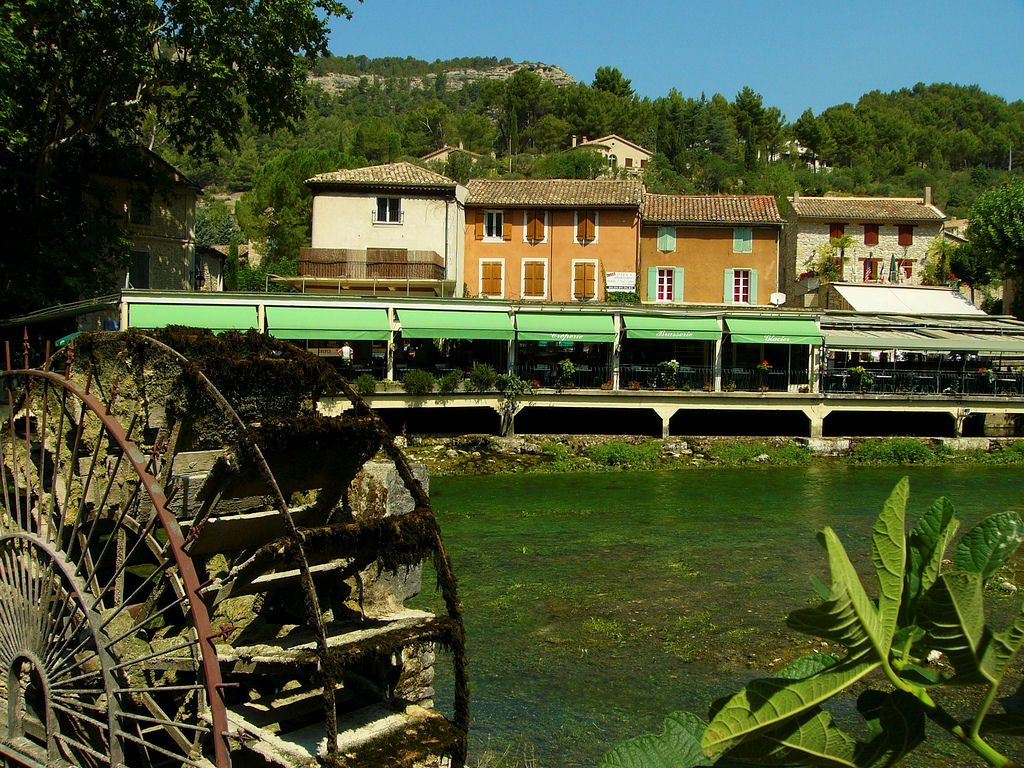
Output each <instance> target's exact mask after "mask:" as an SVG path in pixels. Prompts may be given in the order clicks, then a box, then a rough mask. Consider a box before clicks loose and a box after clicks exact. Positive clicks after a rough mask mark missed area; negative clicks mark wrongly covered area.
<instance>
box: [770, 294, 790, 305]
mask: <svg viewBox="0 0 1024 768" xmlns="http://www.w3.org/2000/svg"><path fill="white" fill-rule="evenodd" d="M768 301H770V302H771V303H772V304H774V305H775V306H776V307H781V306H782V305H783V304H785V303H786V294H784V293H773V294H772V295H771V297H770V298H769V299H768Z"/></svg>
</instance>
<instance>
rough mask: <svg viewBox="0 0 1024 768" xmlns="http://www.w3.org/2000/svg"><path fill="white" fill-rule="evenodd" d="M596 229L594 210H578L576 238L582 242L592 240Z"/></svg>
mask: <svg viewBox="0 0 1024 768" xmlns="http://www.w3.org/2000/svg"><path fill="white" fill-rule="evenodd" d="M596 231H597V228H596V225H595V213H594V211H577V212H576V239H577V240H578V241H579V242H581V243H589V242H592V241H593V240H594V237H595V233H596Z"/></svg>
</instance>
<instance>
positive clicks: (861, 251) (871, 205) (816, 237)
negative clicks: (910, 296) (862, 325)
mask: <svg viewBox="0 0 1024 768" xmlns="http://www.w3.org/2000/svg"><path fill="white" fill-rule="evenodd" d="M945 218H946V216H945V214H944V213H943V212H942V211H940V210H939V209H938V208H937V207H936V206H935V205H934V204H933V203H932V199H931V187H927V188H925V193H924V196H923V197H838V196H825V197H805V196H803V195H801V194H799V193H794V194H793V196H792V197H790V198H789V212H788V216H787V219H788V221H787V226H786V228H785V232H784V235H783V280H782V284H783V285H784V286H785V292H786V295H787V303H788V304H790V305H791V306H800V307H805V306H814V304H813V296H815V295H816V294H815V293H812V292H813V291H816V289H817V280H816V279H817V277H818V275H817V262H818V260H819V257H820V253H821V250H820V249H821V248H822V246H826V245H828V244H829V242H830V241H832V240H834V239H835V238H840V237H842V236H843V235H849V236H850V237H851V238H852V240H853V242H852V244H851V245H849V246H848V247H846V248H844V249H843V252H842V253H841V254H840V255H839V257H838V258H837V265H836V266H837V267H838V269H839V273H840V274H839V280H838V282H850V283H897V284H906V285H921V284H922V282H923V276H924V261H925V254H926V253H927V251H928V248H929V246H930V245H931V244H932V242H933V241H934V240H935V238H937V237H940V236H941V235H942V229H943V222H944V221H945ZM839 262H841V263H839ZM893 267H895V269H893Z"/></svg>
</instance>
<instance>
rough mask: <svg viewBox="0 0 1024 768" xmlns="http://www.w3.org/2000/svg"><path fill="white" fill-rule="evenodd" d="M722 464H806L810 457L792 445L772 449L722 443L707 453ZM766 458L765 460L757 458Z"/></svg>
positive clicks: (765, 446) (761, 444)
mask: <svg viewBox="0 0 1024 768" xmlns="http://www.w3.org/2000/svg"><path fill="white" fill-rule="evenodd" d="M708 455H709V456H711V458H713V459H716V460H717V461H720V462H722V463H723V464H756V463H763V464H776V465H778V464H807V463H809V462H810V460H811V455H810V453H809V452H808V451H807V449H806V448H803V447H802V446H799V445H794V444H792V443H790V444H787V445H780V446H779V447H778V448H772V447H770V446H768V445H765V444H764V443H722V444H720V445H716V446H713V447H712V448H711V450H710V451H709V452H708ZM761 456H767V457H768V458H767V459H761V461H760V462H758V458H759V457H761Z"/></svg>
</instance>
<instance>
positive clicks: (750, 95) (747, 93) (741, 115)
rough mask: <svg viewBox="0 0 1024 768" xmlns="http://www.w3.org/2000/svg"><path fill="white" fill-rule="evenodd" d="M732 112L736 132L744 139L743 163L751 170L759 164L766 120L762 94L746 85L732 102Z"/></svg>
mask: <svg viewBox="0 0 1024 768" xmlns="http://www.w3.org/2000/svg"><path fill="white" fill-rule="evenodd" d="M732 113H733V122H734V123H735V124H736V133H738V134H739V137H740V138H741V139H742V140H743V165H744V166H745V167H746V169H747V170H748V171H749V170H752V169H753V168H754V167H755V166H756V165H757V158H758V143H759V141H758V140H759V139H760V138H761V132H762V126H763V124H764V121H765V111H764V104H763V103H762V98H761V94H759V93H755V92H754V90H753V89H752V88H751V87H750V86H744V87H743V90H742V91H740V92H739V93H737V94H736V99H735V100H734V101H733V103H732Z"/></svg>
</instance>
